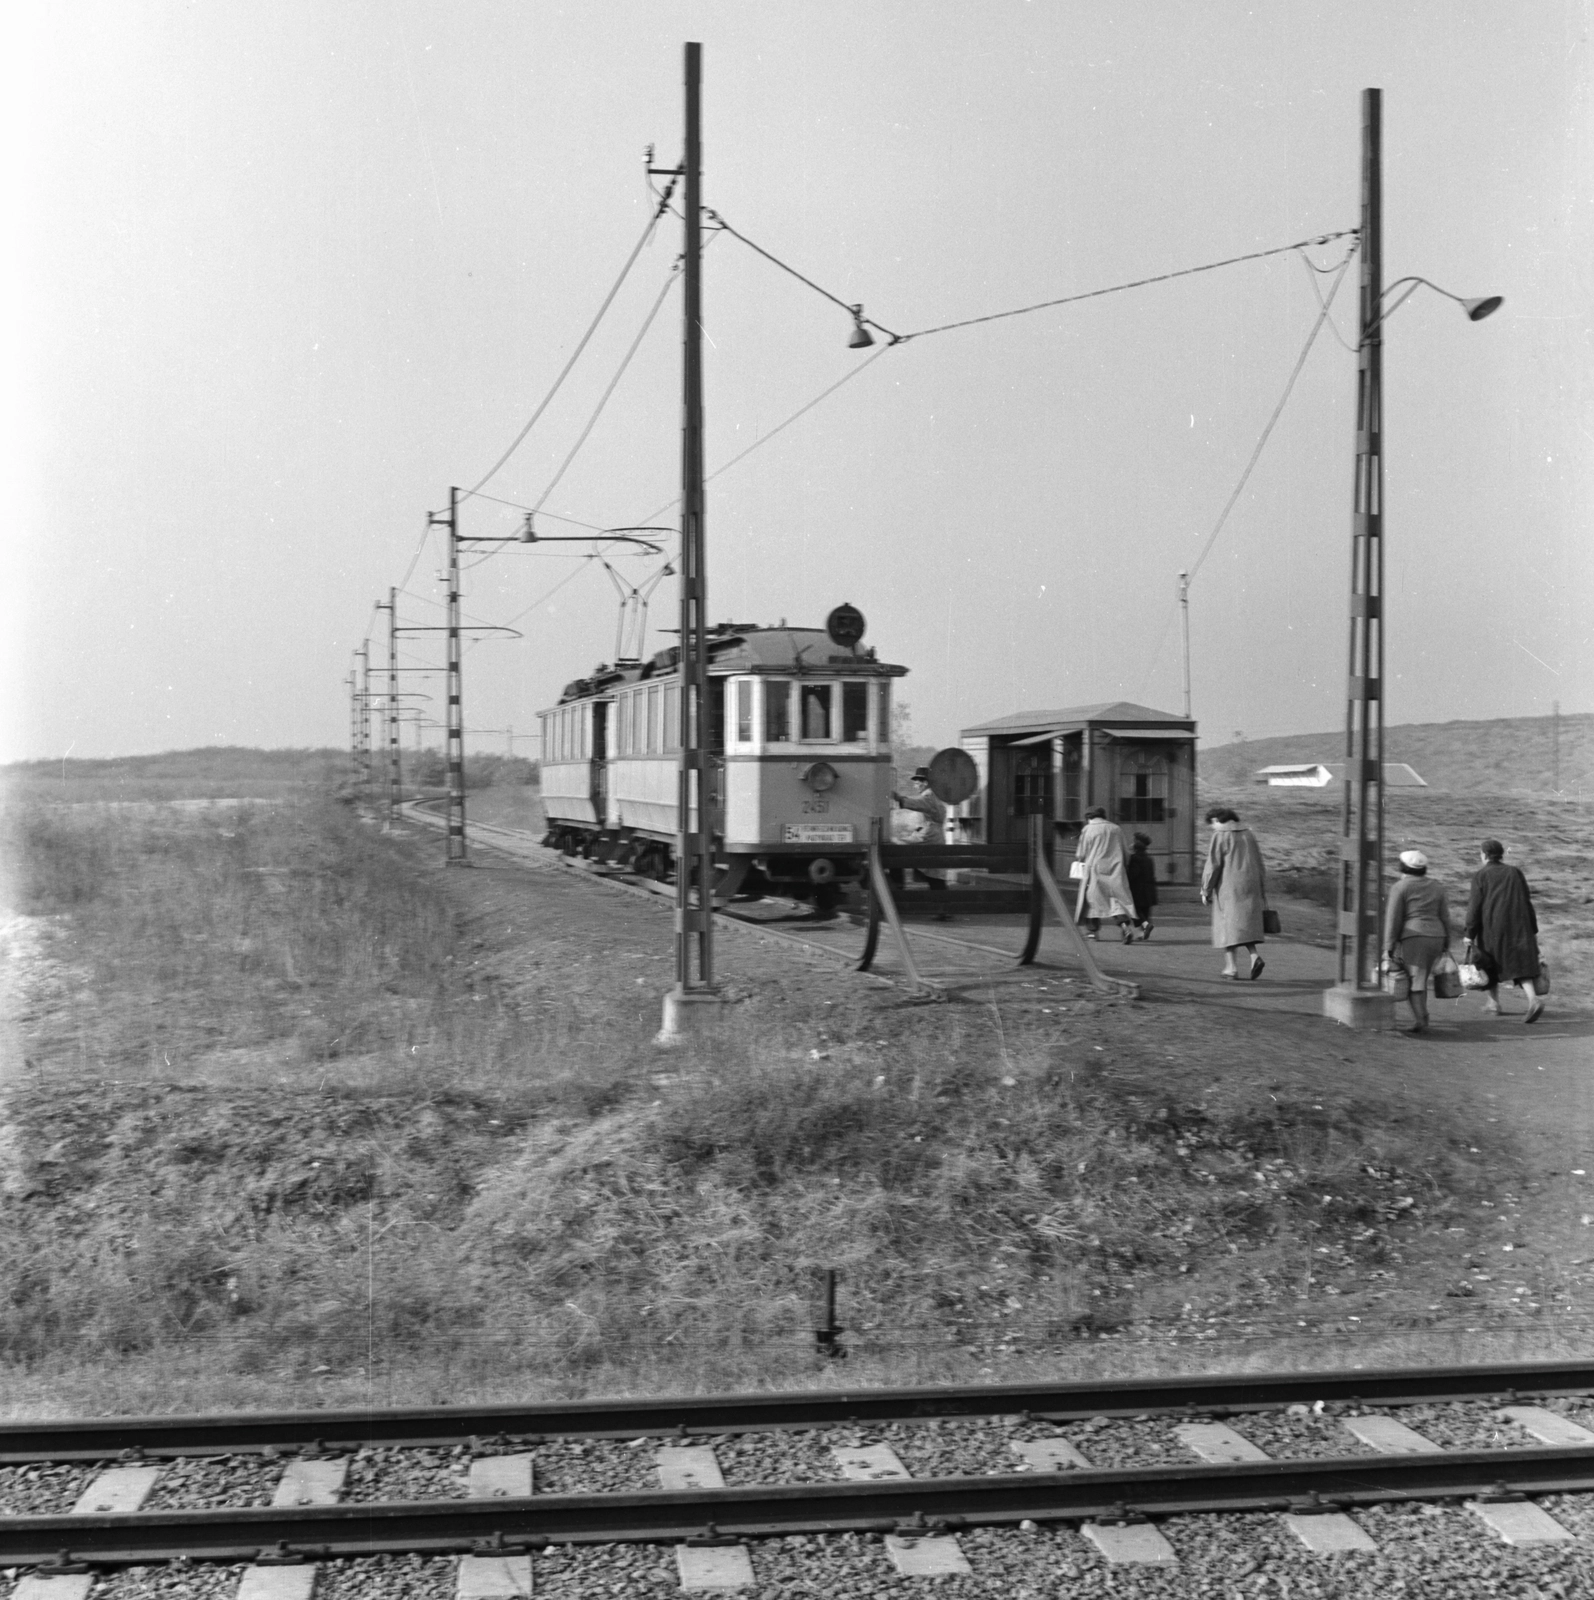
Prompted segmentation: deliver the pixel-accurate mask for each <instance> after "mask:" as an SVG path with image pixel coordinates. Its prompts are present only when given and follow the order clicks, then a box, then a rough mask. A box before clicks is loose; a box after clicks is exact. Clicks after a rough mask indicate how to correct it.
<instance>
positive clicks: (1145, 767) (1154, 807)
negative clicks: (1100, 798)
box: [1118, 755, 1168, 822]
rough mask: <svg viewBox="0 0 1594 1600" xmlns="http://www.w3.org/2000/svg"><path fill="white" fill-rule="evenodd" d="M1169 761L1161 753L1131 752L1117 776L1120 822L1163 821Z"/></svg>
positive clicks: (1164, 818)
mask: <svg viewBox="0 0 1594 1600" xmlns="http://www.w3.org/2000/svg"><path fill="white" fill-rule="evenodd" d="M1167 815H1168V764H1167V762H1166V761H1165V760H1164V759H1163V757H1161V756H1154V755H1131V756H1129V757H1127V758H1126V759H1125V761H1124V765H1123V768H1122V770H1121V772H1120V774H1119V778H1118V820H1119V821H1120V822H1166V821H1167Z"/></svg>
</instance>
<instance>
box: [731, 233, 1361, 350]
mask: <svg viewBox="0 0 1594 1600" xmlns="http://www.w3.org/2000/svg"><path fill="white" fill-rule="evenodd" d="M708 215H709V217H710V218H711V219H712V220H713V221H714V223H715V224H716V225H717V226H718V227H719V228H720V229H722V230H723V231H724V232H726V233H728V234H730V235H731V236H732V238H735V239H739V240H741V242H742V243H743V244H745V245H746V246H747V247H748V248H749V249H750V250H754V251H756V252H757V253H758V254H759V255H761V256H763V257H764V259H765V260H766V261H769V262H772V263H773V264H774V265H775V266H777V267H779V268H780V269H781V271H782V272H786V273H789V274H790V275H791V276H792V277H794V278H796V279H797V281H798V282H799V283H804V284H806V285H807V286H808V287H809V288H810V289H812V290H813V291H814V292H815V293H816V294H819V295H822V296H823V297H824V298H825V299H826V300H829V301H830V302H831V303H832V304H833V305H838V306H840V307H841V308H842V309H843V310H844V311H847V312H850V313H852V314H853V315H855V316H857V317H858V320H859V321H860V322H862V323H867V324H868V326H869V327H871V328H873V329H874V330H875V331H876V332H877V333H883V334H884V335H885V336H886V338H887V339H889V340H890V341H891V344H893V345H897V344H906V343H907V342H908V340H910V339H927V338H929V336H930V335H931V334H934V333H950V332H952V331H953V329H955V328H973V327H977V326H979V325H980V324H981V323H986V322H1000V321H1002V320H1003V319H1005V318H1007V317H1026V316H1029V315H1030V314H1031V313H1033V312H1036V311H1049V310H1051V309H1052V308H1053V307H1055V306H1067V305H1075V304H1077V303H1078V302H1079V301H1081V300H1095V299H1099V298H1100V297H1101V296H1102V295H1108V294H1123V293H1125V292H1126V291H1127V290H1130V289H1144V288H1146V287H1148V286H1149V285H1151V284H1154V283H1170V282H1172V281H1173V280H1174V279H1175V278H1189V277H1193V276H1194V275H1195V274H1197V273H1201V272H1216V271H1218V270H1219V269H1220V268H1222V267H1233V266H1238V265H1240V264H1241V263H1242V262H1246V261H1263V260H1266V259H1267V258H1268V257H1269V256H1281V255H1287V254H1289V252H1290V251H1292V250H1304V249H1305V248H1306V247H1307V246H1308V245H1323V244H1332V243H1334V241H1335V240H1337V239H1350V238H1355V237H1356V236H1357V235H1358V234H1359V233H1360V231H1361V230H1360V229H1358V228H1342V229H1340V230H1339V231H1338V232H1337V233H1322V234H1316V235H1314V236H1313V237H1312V238H1310V239H1297V240H1296V241H1295V242H1294V243H1293V244H1281V245H1274V246H1273V247H1271V248H1270V249H1267V250H1251V251H1247V252H1246V253H1245V254H1244V255H1237V256H1225V257H1224V258H1223V260H1221V261H1207V262H1203V263H1202V264H1201V265H1199V266H1194V267H1180V268H1178V269H1176V270H1175V271H1173V272H1159V273H1156V274H1154V275H1153V276H1151V277H1147V278H1133V279H1131V280H1129V281H1128V282H1127V283H1114V284H1109V285H1107V286H1106V287H1105V288H1102V289H1086V290H1084V291H1082V292H1081V293H1079V294H1066V295H1060V296H1058V297H1057V298H1056V299H1052V300H1038V301H1036V302H1034V303H1033V304H1032V305H1024V306H1014V307H1012V308H1011V309H1009V310H1006V311H990V312H987V313H985V314H984V315H983V316H978V317H964V318H961V319H960V320H958V321H956V322H942V323H937V324H936V325H935V326H934V327H930V328H916V329H914V330H913V331H912V332H911V333H894V332H893V331H892V330H891V329H890V328H888V327H886V326H885V324H884V323H881V322H876V321H875V319H874V318H873V317H866V316H863V315H862V314H861V312H859V310H858V308H857V307H856V306H854V305H852V304H850V303H849V302H848V301H846V300H843V299H842V298H841V296H840V295H838V294H833V293H832V292H831V291H830V290H829V289H827V288H825V287H824V286H823V285H822V284H818V283H815V282H814V280H813V279H812V278H810V277H807V276H806V275H805V274H803V273H801V272H799V271H798V270H797V269H796V268H795V267H794V266H792V265H791V264H790V263H789V262H786V261H782V260H781V258H780V257H779V256H777V255H775V254H774V252H773V251H770V250H766V249H765V248H764V247H763V245H761V244H756V243H755V242H754V241H753V240H751V239H749V238H748V237H747V235H746V234H745V233H741V232H739V231H738V230H737V229H736V228H733V227H732V226H731V224H730V223H728V222H727V221H726V220H725V218H724V217H723V216H722V215H720V213H719V212H717V211H709V212H708ZM888 348H889V346H888Z"/></svg>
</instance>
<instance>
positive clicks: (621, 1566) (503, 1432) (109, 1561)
mask: <svg viewBox="0 0 1594 1600" xmlns="http://www.w3.org/2000/svg"><path fill="white" fill-rule="evenodd" d="M1591 1396H1594V1363H1575V1362H1574V1363H1537V1364H1533V1365H1517V1364H1512V1365H1500V1366H1488V1367H1462V1368H1419V1369H1395V1370H1378V1371H1363V1372H1351V1373H1318V1374H1305V1375H1297V1374H1289V1375H1261V1376H1257V1375H1248V1376H1239V1377H1204V1378H1195V1379H1162V1380H1154V1381H1150V1382H1139V1383H1131V1382H1095V1383H1072V1384H1049V1385H1047V1384H1042V1385H1033V1384H1032V1385H1004V1386H994V1387H993V1386H987V1387H982V1388H974V1389H967V1388H956V1389H933V1388H916V1389H902V1390H858V1391H846V1390H825V1391H818V1392H810V1393H793V1394H772V1395H731V1396H710V1397H703V1398H690V1399H665V1400H645V1401H633V1400H604V1401H594V1402H572V1403H560V1404H551V1405H537V1406H496V1407H460V1408H438V1409H410V1410H394V1411H369V1412H366V1411H350V1412H333V1411H325V1412H300V1413H286V1414H250V1415H243V1416H220V1417H153V1418H124V1419H111V1420H104V1421H70V1422H55V1421H50V1422H33V1423H30V1422H15V1423H7V1424H3V1425H0V1508H3V1509H4V1511H5V1512H6V1513H7V1514H5V1515H0V1567H3V1568H11V1569H23V1577H22V1579H21V1581H20V1583H19V1585H18V1587H17V1589H16V1590H15V1591H14V1593H15V1594H16V1595H17V1596H18V1600H38V1597H46V1596H47V1597H48V1600H75V1597H76V1596H87V1595H88V1594H89V1593H90V1592H91V1589H90V1586H91V1585H92V1584H93V1583H94V1581H95V1576H94V1575H95V1572H96V1570H97V1569H98V1570H103V1569H115V1568H125V1567H137V1568H143V1569H148V1568H149V1567H150V1566H151V1565H153V1564H157V1563H163V1562H179V1563H185V1562H207V1563H221V1564H224V1565H225V1568H226V1569H227V1570H219V1571H218V1572H217V1573H216V1578H217V1580H218V1581H223V1582H225V1584H227V1585H229V1586H232V1585H233V1584H234V1582H235V1584H236V1586H235V1587H234V1588H231V1589H230V1592H234V1593H236V1594H237V1595H238V1596H239V1597H240V1600H269V1597H273V1596H286V1595H296V1596H308V1595H310V1594H311V1593H312V1592H313V1591H314V1588H315V1584H316V1581H317V1576H318V1573H322V1572H324V1573H327V1574H331V1575H332V1576H331V1577H330V1578H329V1579H328V1581H329V1582H330V1583H333V1584H337V1583H339V1582H343V1583H344V1584H345V1587H344V1588H340V1589H339V1590H338V1592H340V1593H342V1592H361V1591H360V1590H359V1589H358V1587H356V1588H355V1589H352V1590H351V1589H348V1588H347V1587H346V1583H347V1581H348V1577H349V1574H351V1573H353V1574H355V1575H356V1576H357V1575H358V1574H359V1573H362V1572H363V1573H365V1574H366V1576H367V1577H368V1578H369V1579H370V1582H371V1583H372V1584H373V1585H376V1580H377V1578H378V1577H382V1575H383V1574H385V1575H386V1576H385V1577H382V1583H381V1584H380V1585H377V1586H375V1587H373V1588H371V1590H370V1592H372V1593H393V1594H412V1593H413V1594H423V1593H424V1594H428V1595H431V1594H438V1593H454V1594H458V1595H461V1596H474V1595H487V1594H517V1593H518V1594H529V1593H533V1592H538V1593H571V1594H576V1593H586V1592H596V1593H606V1594H630V1593H636V1594H655V1593H658V1592H659V1584H660V1582H661V1581H664V1582H667V1583H669V1584H671V1585H674V1586H677V1587H686V1588H693V1587H721V1588H724V1587H748V1586H752V1585H764V1584H775V1585H776V1592H780V1588H779V1585H780V1584H786V1583H788V1582H799V1583H806V1584H808V1585H809V1587H808V1589H807V1590H806V1591H802V1590H798V1591H797V1592H808V1593H815V1594H818V1593H824V1594H836V1595H842V1596H845V1595H850V1594H853V1593H857V1594H869V1593H872V1592H873V1590H872V1587H871V1586H870V1585H871V1584H872V1583H873V1582H875V1581H878V1582H879V1583H881V1584H885V1583H888V1582H890V1581H891V1580H892V1574H893V1573H895V1574H896V1575H898V1576H903V1575H906V1576H912V1575H915V1574H925V1575H930V1574H935V1573H942V1574H952V1575H958V1576H960V1578H961V1581H962V1584H963V1585H964V1587H963V1588H962V1589H960V1590H957V1591H954V1592H960V1593H970V1594H986V1593H990V1594H993V1595H994V1594H1002V1595H1007V1594H1020V1593H1022V1592H1023V1590H1022V1588H1021V1587H1015V1586H1014V1582H1015V1580H1014V1574H1015V1573H1024V1572H1029V1573H1032V1574H1033V1575H1034V1576H1035V1577H1036V1578H1037V1579H1044V1578H1045V1576H1046V1575H1047V1574H1062V1573H1063V1572H1064V1569H1067V1571H1069V1572H1072V1573H1073V1574H1074V1576H1075V1577H1076V1578H1078V1579H1080V1580H1081V1581H1082V1582H1085V1583H1086V1585H1087V1586H1086V1587H1085V1588H1083V1589H1081V1590H1079V1591H1078V1592H1082V1593H1089V1592H1093V1591H1092V1590H1091V1588H1090V1587H1089V1584H1090V1582H1093V1581H1094V1580H1093V1579H1092V1577H1091V1575H1092V1574H1095V1575H1096V1576H1097V1577H1098V1578H1100V1579H1101V1580H1102V1581H1103V1582H1105V1581H1106V1579H1107V1577H1108V1576H1109V1575H1110V1576H1111V1577H1112V1578H1113V1580H1114V1582H1116V1584H1117V1585H1118V1587H1117V1589H1116V1590H1115V1591H1114V1592H1118V1593H1123V1592H1131V1593H1132V1592H1135V1591H1134V1587H1133V1585H1134V1584H1135V1583H1136V1582H1140V1581H1141V1580H1142V1579H1145V1580H1146V1581H1150V1580H1149V1579H1147V1577H1146V1575H1147V1574H1154V1575H1156V1577H1155V1582H1156V1583H1157V1584H1160V1585H1161V1587H1157V1588H1155V1589H1154V1590H1153V1591H1148V1592H1156V1593H1159V1594H1161V1593H1186V1592H1188V1593H1191V1594H1197V1593H1224V1592H1226V1591H1224V1590H1223V1589H1221V1588H1219V1589H1212V1588H1210V1587H1208V1588H1202V1584H1203V1583H1206V1582H1207V1580H1208V1579H1209V1578H1210V1577H1211V1576H1212V1572H1213V1569H1214V1567H1216V1568H1217V1569H1218V1570H1219V1571H1220V1572H1221V1574H1222V1575H1223V1578H1224V1581H1228V1580H1230V1579H1233V1578H1234V1577H1235V1575H1236V1574H1242V1575H1244V1573H1249V1572H1253V1571H1257V1570H1261V1569H1262V1568H1263V1567H1267V1568H1269V1569H1271V1570H1273V1571H1274V1572H1276V1573H1282V1572H1287V1571H1295V1570H1297V1569H1299V1570H1301V1571H1302V1572H1304V1573H1306V1574H1307V1575H1310V1574H1311V1573H1312V1572H1313V1571H1314V1570H1315V1571H1316V1573H1317V1577H1318V1579H1320V1580H1321V1579H1324V1578H1325V1576H1326V1575H1331V1574H1332V1573H1333V1572H1334V1571H1336V1570H1340V1569H1338V1568H1336V1566H1335V1563H1334V1561H1333V1560H1332V1558H1333V1557H1336V1556H1353V1557H1354V1558H1355V1559H1356V1560H1358V1561H1361V1562H1363V1563H1364V1565H1365V1564H1368V1563H1371V1567H1370V1568H1369V1570H1372V1569H1373V1568H1377V1567H1378V1566H1379V1565H1380V1564H1382V1565H1384V1566H1389V1565H1390V1564H1391V1563H1395V1564H1396V1565H1398V1564H1399V1563H1400V1562H1401V1561H1403V1560H1407V1559H1409V1555H1410V1551H1409V1549H1408V1548H1407V1547H1408V1546H1410V1545H1411V1543H1412V1538H1413V1529H1412V1526H1411V1525H1412V1524H1413V1522H1414V1521H1415V1523H1416V1529H1417V1532H1418V1533H1420V1534H1422V1535H1423V1536H1424V1537H1425V1539H1426V1542H1427V1544H1428V1545H1429V1546H1431V1545H1432V1542H1433V1540H1434V1538H1435V1537H1437V1536H1439V1535H1441V1534H1442V1535H1443V1537H1444V1541H1445V1544H1446V1546H1447V1549H1448V1551H1449V1558H1450V1559H1455V1560H1458V1561H1462V1562H1463V1563H1464V1564H1466V1565H1467V1566H1468V1569H1469V1570H1473V1571H1477V1572H1487V1571H1489V1570H1491V1569H1499V1574H1497V1575H1506V1574H1508V1573H1511V1572H1515V1573H1517V1574H1518V1575H1519V1576H1520V1575H1523V1574H1526V1573H1528V1572H1529V1571H1532V1572H1535V1573H1538V1574H1539V1575H1540V1576H1541V1577H1542V1576H1544V1575H1545V1574H1549V1575H1550V1576H1552V1577H1553V1575H1554V1574H1555V1573H1556V1572H1561V1573H1567V1574H1572V1575H1574V1576H1575V1577H1577V1579H1578V1581H1579V1583H1580V1584H1581V1583H1582V1582H1584V1581H1585V1580H1588V1581H1594V1399H1591V1398H1590V1397H1591ZM660 1547H665V1548H664V1549H663V1550H662V1551H661V1549H660ZM399 1559H402V1560H403V1561H405V1562H407V1563H408V1565H407V1566H405V1567H403V1568H395V1567H394V1566H393V1565H392V1564H393V1563H394V1561H395V1560H399ZM838 1562H840V1563H841V1565H842V1566H843V1567H845V1568H846V1575H845V1576H844V1575H843V1574H841V1572H840V1571H839V1569H837V1566H836V1564H837V1563H838ZM384 1563H386V1565H384ZM1248 1564H1249V1565H1248ZM234 1567H236V1568H237V1572H236V1574H234V1573H233V1572H232V1571H231V1570H230V1569H231V1568H234ZM594 1571H597V1572H601V1573H607V1574H608V1576H607V1577H605V1579H604V1582H605V1583H606V1584H607V1587H599V1588H597V1589H595V1590H592V1591H589V1590H588V1589H586V1588H584V1587H582V1586H581V1583H582V1582H584V1581H585V1580H584V1579H581V1580H580V1581H578V1579H579V1578H580V1574H581V1573H583V1572H585V1573H587V1574H588V1576H590V1575H591V1573H592V1572H594ZM395 1572H396V1573H397V1575H398V1576H399V1577H400V1578H404V1574H406V1573H407V1574H409V1576H408V1577H407V1578H404V1582H405V1583H407V1584H409V1585H410V1586H409V1587H404V1586H401V1587H397V1588H394V1587H392V1586H391V1585H390V1584H388V1581H387V1580H388V1579H389V1578H393V1577H394V1576H395ZM626 1572H630V1573H631V1574H632V1576H631V1577H630V1578H626V1577H624V1576H623V1574H624V1573H626ZM871 1573H872V1577H871ZM616 1575H620V1576H616ZM777 1580H778V1582H777ZM107 1581H108V1582H111V1583H114V1582H115V1580H114V1579H110V1580H107ZM361 1581H363V1580H361ZM633 1582H634V1584H635V1587H627V1585H628V1584H631V1583H633ZM617 1583H618V1585H619V1586H618V1587H616V1584H617ZM572 1584H574V1585H575V1586H574V1587H572V1586H571V1585H572ZM1169 1584H1174V1585H1175V1587H1172V1588H1169V1587H1168V1585H1169ZM838 1585H839V1586H838ZM1126 1585H1127V1586H1128V1587H1127V1590H1126V1587H1125V1586H1126ZM1181 1585H1182V1587H1181ZM94 1592H95V1593H100V1592H102V1591H101V1590H96V1591H94ZM103 1592H105V1593H114V1592H115V1591H114V1589H106V1590H103ZM129 1592H134V1591H129ZM206 1592H207V1593H212V1592H214V1593H221V1592H229V1591H228V1590H223V1589H217V1588H214V1587H212V1588H211V1589H209V1590H207V1591H206ZM1034 1592H1035V1593H1037V1594H1039V1593H1043V1592H1044V1593H1048V1594H1050V1593H1053V1592H1055V1591H1054V1590H1050V1589H1046V1590H1041V1589H1037V1590H1035V1591H1034ZM1069 1592H1074V1591H1069ZM1101 1592H1108V1591H1107V1590H1105V1589H1104V1590H1102V1591H1101ZM1306 1592H1311V1590H1309V1589H1308V1590H1307V1591H1306ZM1318 1592H1323V1593H1340V1592H1346V1591H1342V1590H1340V1589H1336V1588H1332V1587H1330V1588H1328V1589H1321V1588H1320V1589H1319V1591H1318ZM1362 1592H1364V1593H1371V1594H1373V1595H1376V1594H1377V1592H1378V1591H1377V1590H1376V1589H1374V1590H1371V1591H1368V1590H1366V1589H1363V1591H1362ZM1449 1592H1454V1593H1458V1594H1465V1593H1467V1592H1468V1591H1467V1589H1466V1588H1464V1587H1462V1588H1457V1589H1454V1590H1452V1591H1449ZM1478 1592H1504V1593H1513V1592H1517V1591H1515V1590H1511V1589H1496V1590H1492V1591H1491V1590H1480V1591H1478ZM1522 1592H1524V1593H1526V1592H1527V1591H1522ZM1539 1592H1541V1593H1542V1592H1543V1591H1539ZM1550 1592H1552V1593H1553V1592H1554V1591H1553V1590H1552V1591H1550ZM1563 1592H1564V1593H1566V1594H1574V1593H1584V1592H1590V1591H1589V1590H1588V1589H1586V1588H1572V1589H1566V1590H1564V1591H1563Z"/></svg>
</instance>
